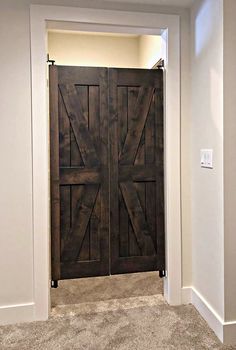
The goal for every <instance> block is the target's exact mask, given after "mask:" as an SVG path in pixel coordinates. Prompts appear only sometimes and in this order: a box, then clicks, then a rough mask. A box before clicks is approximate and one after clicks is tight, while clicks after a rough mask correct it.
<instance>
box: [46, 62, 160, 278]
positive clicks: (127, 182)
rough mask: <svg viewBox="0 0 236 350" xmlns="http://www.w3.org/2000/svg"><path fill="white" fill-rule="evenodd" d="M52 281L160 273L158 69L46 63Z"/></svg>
mask: <svg viewBox="0 0 236 350" xmlns="http://www.w3.org/2000/svg"><path fill="white" fill-rule="evenodd" d="M50 140H51V142H50V149H51V151H50V158H51V231H52V233H51V238H52V242H51V247H52V279H53V280H60V279H66V278H78V277H85V276H99V275H108V274H115V273H126V272H137V271H150V270H164V267H165V245H164V175H163V72H162V70H152V71H150V70H142V69H107V68H87V67H67V66H50Z"/></svg>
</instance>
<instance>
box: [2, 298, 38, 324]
mask: <svg viewBox="0 0 236 350" xmlns="http://www.w3.org/2000/svg"><path fill="white" fill-rule="evenodd" d="M34 307H35V305H34V303H26V304H18V305H7V306H0V325H7V324H14V323H21V322H31V321H34V320H35V317H34Z"/></svg>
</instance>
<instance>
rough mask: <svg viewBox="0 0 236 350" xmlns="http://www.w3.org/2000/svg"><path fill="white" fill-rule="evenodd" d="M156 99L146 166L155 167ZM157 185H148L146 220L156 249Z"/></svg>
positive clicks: (148, 133)
mask: <svg viewBox="0 0 236 350" xmlns="http://www.w3.org/2000/svg"><path fill="white" fill-rule="evenodd" d="M156 132H157V130H156V129H155V98H154V96H153V99H152V103H151V106H150V111H149V114H148V117H147V122H146V127H145V164H146V165H147V166H149V165H155V133H156ZM155 188H156V183H155V182H149V183H146V218H147V222H148V225H149V227H150V230H151V236H152V240H153V243H154V246H155V249H156V246H157V244H156V196H154V195H153V194H154V193H155Z"/></svg>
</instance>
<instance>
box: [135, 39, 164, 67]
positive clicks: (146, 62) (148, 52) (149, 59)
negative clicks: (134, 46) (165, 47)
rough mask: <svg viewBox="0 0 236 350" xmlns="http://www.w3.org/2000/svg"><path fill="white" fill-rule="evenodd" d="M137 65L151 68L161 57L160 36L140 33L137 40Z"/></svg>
mask: <svg viewBox="0 0 236 350" xmlns="http://www.w3.org/2000/svg"><path fill="white" fill-rule="evenodd" d="M139 55H140V56H139V65H140V67H143V68H149V69H150V68H152V67H153V66H154V65H155V64H156V63H157V62H158V61H159V59H160V58H163V57H161V37H160V36H157V35H142V36H141V37H140V41H139Z"/></svg>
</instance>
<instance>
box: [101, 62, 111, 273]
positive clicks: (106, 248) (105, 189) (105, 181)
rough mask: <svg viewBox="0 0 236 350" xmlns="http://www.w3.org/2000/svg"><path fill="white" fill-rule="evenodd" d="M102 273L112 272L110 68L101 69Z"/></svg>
mask: <svg viewBox="0 0 236 350" xmlns="http://www.w3.org/2000/svg"><path fill="white" fill-rule="evenodd" d="M99 79H100V80H99V81H100V162H101V177H102V180H101V187H100V203H101V204H100V205H101V209H100V218H101V219H100V261H101V265H100V274H101V275H107V274H109V273H110V242H109V239H110V237H109V217H110V211H109V208H110V207H109V186H110V184H109V152H108V147H109V146H108V125H109V109H108V69H107V68H102V69H100V75H99Z"/></svg>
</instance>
